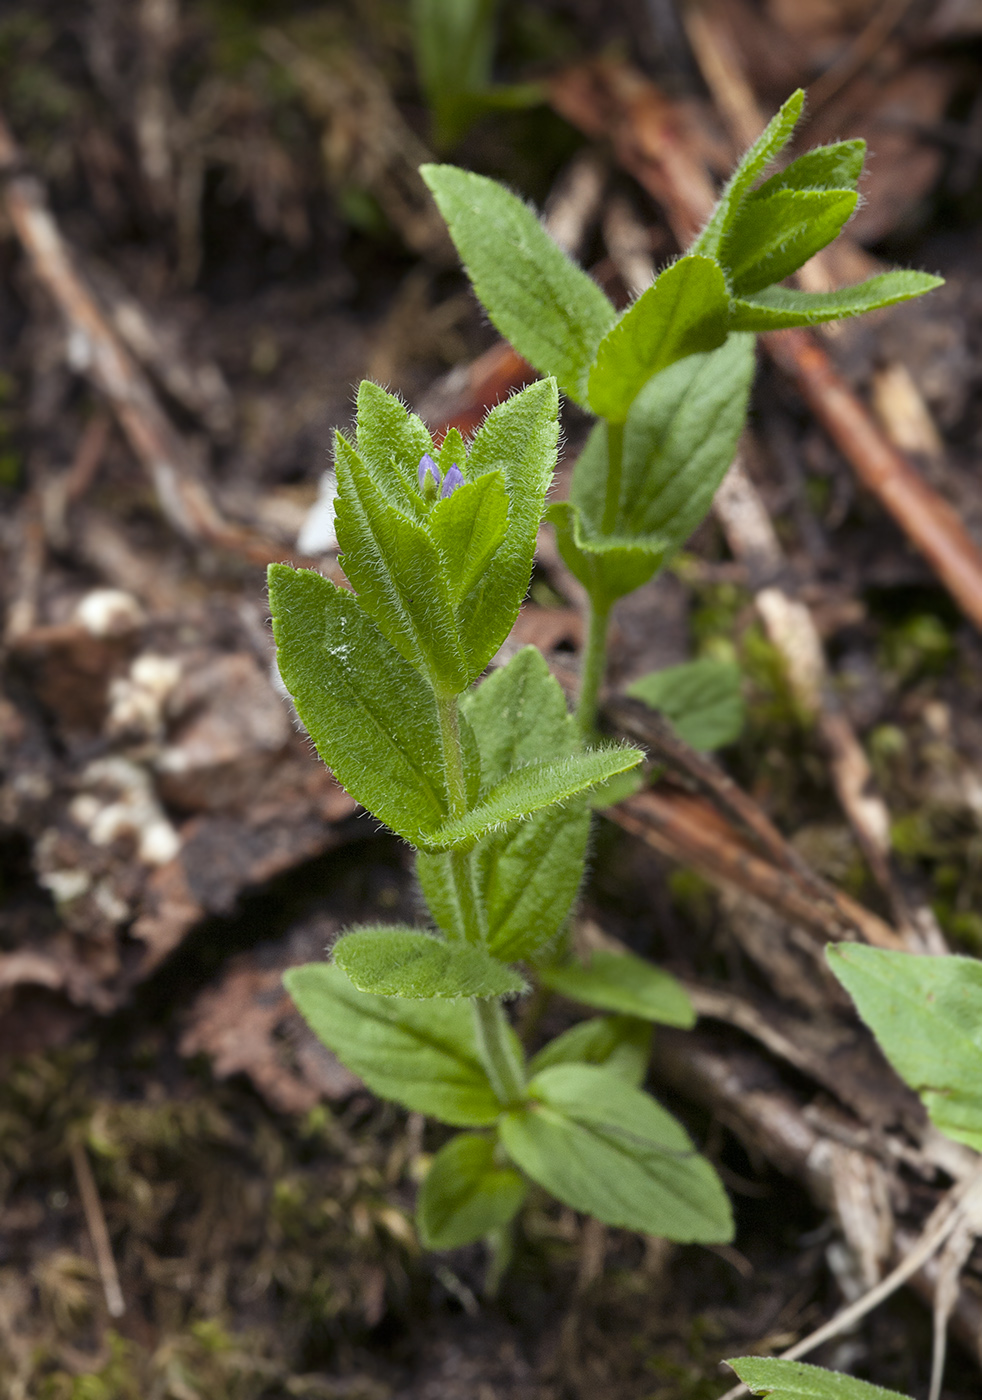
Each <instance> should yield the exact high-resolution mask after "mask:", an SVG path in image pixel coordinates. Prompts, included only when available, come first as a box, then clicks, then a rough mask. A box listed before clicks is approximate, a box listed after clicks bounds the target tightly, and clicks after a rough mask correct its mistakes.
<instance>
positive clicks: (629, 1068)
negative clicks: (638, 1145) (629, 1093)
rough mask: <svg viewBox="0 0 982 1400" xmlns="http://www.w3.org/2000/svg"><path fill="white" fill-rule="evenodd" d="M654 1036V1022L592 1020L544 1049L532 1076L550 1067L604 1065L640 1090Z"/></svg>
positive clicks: (615, 1018) (532, 1065)
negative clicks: (652, 1023)
mask: <svg viewBox="0 0 982 1400" xmlns="http://www.w3.org/2000/svg"><path fill="white" fill-rule="evenodd" d="M653 1035H654V1031H653V1029H652V1025H651V1022H650V1021H642V1020H640V1019H639V1018H638V1017H636V1016H592V1017H591V1018H590V1020H589V1021H580V1023H579V1024H578V1025H576V1026H571V1027H570V1029H569V1030H568V1031H563V1033H562V1035H557V1036H556V1038H555V1040H550V1041H549V1044H548V1045H544V1046H543V1047H542V1049H541V1050H540V1051H539V1053H538V1054H537V1055H534V1056H533V1058H532V1059H531V1060H530V1061H529V1073H530V1074H533V1075H536V1074H538V1073H539V1072H540V1071H541V1070H544V1069H548V1068H549V1067H550V1065H568V1064H578V1065H600V1066H602V1067H603V1068H604V1069H606V1070H609V1071H610V1073H611V1074H617V1075H619V1076H620V1077H621V1079H625V1080H626V1081H627V1082H628V1084H633V1085H634V1087H635V1088H636V1089H640V1087H641V1085H642V1084H643V1083H644V1078H645V1075H646V1074H647V1072H648V1061H649V1059H650V1058H651V1041H652V1037H653Z"/></svg>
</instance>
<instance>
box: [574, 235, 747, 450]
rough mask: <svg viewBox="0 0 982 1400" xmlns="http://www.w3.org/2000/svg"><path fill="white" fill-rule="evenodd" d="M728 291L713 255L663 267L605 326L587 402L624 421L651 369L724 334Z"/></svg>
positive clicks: (714, 343) (709, 347)
mask: <svg viewBox="0 0 982 1400" xmlns="http://www.w3.org/2000/svg"><path fill="white" fill-rule="evenodd" d="M728 311H729V294H728V292H727V288H726V282H725V280H724V278H723V272H722V269H721V268H720V266H719V264H718V263H717V262H715V261H714V260H713V259H712V258H704V257H685V258H680V259H679V260H678V262H676V263H673V264H672V266H671V267H667V268H666V269H665V271H664V272H663V273H662V274H661V275H660V276H659V277H658V278H657V280H656V281H655V282H654V283H653V284H652V286H650V287H649V288H648V290H647V291H646V292H643V293H642V295H641V296H640V297H638V299H637V301H636V302H635V303H634V305H633V306H631V307H630V308H629V309H628V310H627V311H626V312H625V313H624V315H623V316H622V317H621V319H620V320H619V321H618V322H617V324H616V325H615V326H614V327H613V328H612V329H611V330H610V331H608V332H607V334H606V335H605V336H604V338H603V340H602V341H601V342H600V345H599V347H598V349H597V357H596V361H595V363H594V365H593V368H592V369H591V371H590V380H589V403H590V408H591V409H592V410H593V412H594V413H595V414H597V416H598V417H599V418H606V419H607V420H608V421H609V422H612V423H623V422H624V420H625V419H626V417H627V413H628V409H629V408H630V407H631V404H632V403H633V402H634V400H635V398H636V397H637V395H638V393H639V392H640V390H641V389H642V388H643V387H644V385H645V384H646V383H647V382H648V380H649V379H650V378H651V376H652V375H653V374H657V373H658V371H659V370H663V369H667V367H668V366H669V365H670V364H674V362H675V361H676V360H680V359H682V358H683V357H684V356H686V355H692V354H694V353H695V352H697V351H708V350H715V349H716V347H717V346H719V345H722V344H723V341H724V340H725V339H726V331H727V315H728Z"/></svg>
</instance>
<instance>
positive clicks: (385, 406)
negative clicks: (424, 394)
mask: <svg viewBox="0 0 982 1400" xmlns="http://www.w3.org/2000/svg"><path fill="white" fill-rule="evenodd" d="M355 446H356V448H357V451H358V456H359V458H360V459H361V461H362V462H363V463H364V465H365V467H366V468H367V470H368V471H369V473H370V474H371V478H372V481H373V482H374V483H375V485H376V487H377V488H378V490H379V491H380V492H381V493H382V496H383V497H384V498H385V500H386V501H387V502H388V503H389V505H391V506H395V507H396V508H397V509H398V510H401V511H403V512H404V513H405V514H407V515H412V514H413V513H415V514H416V515H417V516H422V515H425V509H424V507H423V501H422V497H421V496H420V494H419V463H420V458H421V457H422V456H423V455H424V453H427V452H428V453H430V454H431V455H432V454H434V453H435V451H436V449H435V448H434V446H433V439H432V438H431V437H430V434H429V432H428V430H427V428H426V425H425V423H424V422H423V420H422V419H421V418H419V417H417V415H416V414H415V413H410V412H409V410H408V409H407V408H406V406H405V404H404V403H402V402H401V400H399V399H397V398H396V396H395V394H389V393H387V392H386V391H385V389H382V388H380V387H379V386H378V385H377V384H373V383H372V382H371V380H369V379H363V380H362V382H361V383H360V384H359V386H358V419H357V438H356V442H355Z"/></svg>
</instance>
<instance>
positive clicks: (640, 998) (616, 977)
mask: <svg viewBox="0 0 982 1400" xmlns="http://www.w3.org/2000/svg"><path fill="white" fill-rule="evenodd" d="M539 976H540V978H541V980H542V982H543V983H544V984H545V985H546V986H547V987H551V988H552V990H553V991H554V992H560V993H561V994H562V995H563V996H564V997H569V998H570V1000H571V1001H582V1002H583V1003H584V1004H585V1005H586V1006H596V1007H597V1008H598V1009H599V1010H600V1011H617V1012H620V1014H621V1015H623V1016H640V1017H642V1018H643V1019H644V1020H646V1021H658V1022H661V1024H662V1025H665V1026H682V1027H683V1028H685V1029H688V1028H689V1027H691V1026H694V1025H695V1023H696V1013H695V1012H694V1011H693V1009H692V1002H691V1001H690V1000H689V997H688V995H687V993H686V991H685V989H684V988H683V987H681V986H680V985H679V983H678V982H676V980H675V978H674V977H671V976H670V975H669V974H668V973H667V972H663V971H662V970H661V968H658V967H654V966H653V965H652V964H651V963H649V962H645V961H644V959H643V958H637V957H635V956H634V954H633V953H608V952H606V951H603V950H600V951H597V952H593V953H591V954H590V961H589V962H588V963H587V965H586V967H584V966H583V965H582V964H581V963H566V964H565V965H564V966H562V967H547V968H541V969H540V971H539Z"/></svg>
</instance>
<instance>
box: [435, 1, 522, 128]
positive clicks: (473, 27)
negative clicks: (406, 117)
mask: <svg viewBox="0 0 982 1400" xmlns="http://www.w3.org/2000/svg"><path fill="white" fill-rule="evenodd" d="M497 11H498V0H413V5H412V24H413V47H414V49H415V51H416V68H417V71H418V72H419V77H420V81H421V83H422V85H423V90H424V92H425V93H426V100H427V102H428V103H429V106H430V111H431V113H432V124H433V140H434V143H435V144H436V145H437V146H438V147H439V148H440V149H446V148H447V147H449V146H452V145H453V144H454V143H455V142H456V141H458V140H459V139H460V138H461V137H462V136H463V135H464V133H465V132H466V131H467V128H468V127H469V126H470V125H471V123H472V122H474V121H475V120H476V119H477V118H478V117H479V116H481V115H482V114H483V113H484V112H487V111H491V110H494V109H499V110H500V109H501V108H508V107H528V106H532V105H533V104H535V103H537V102H541V101H542V98H543V89H542V86H541V85H540V84H539V83H508V84H506V83H495V82H493V81H492V76H491V62H492V59H493V57H494V42H495V22H496V20H497Z"/></svg>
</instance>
